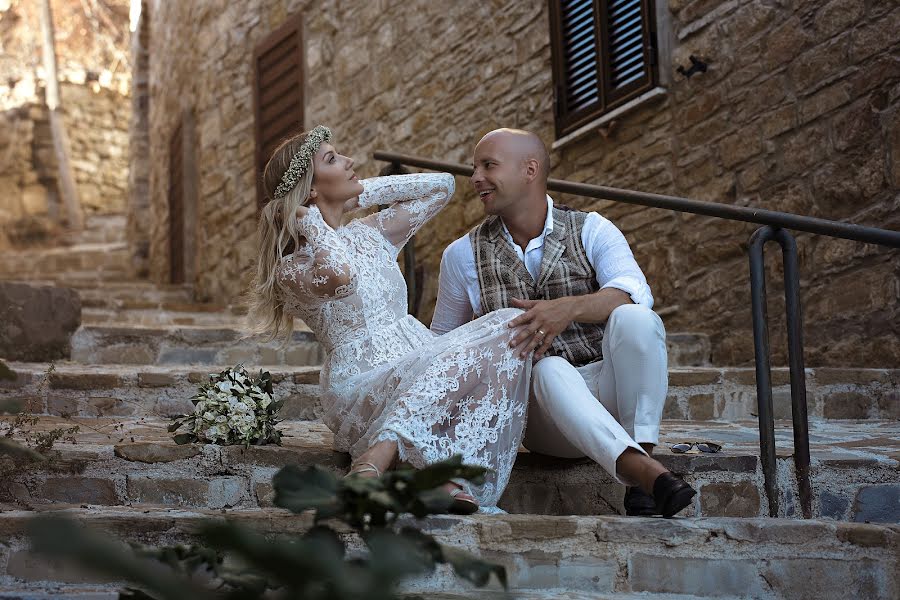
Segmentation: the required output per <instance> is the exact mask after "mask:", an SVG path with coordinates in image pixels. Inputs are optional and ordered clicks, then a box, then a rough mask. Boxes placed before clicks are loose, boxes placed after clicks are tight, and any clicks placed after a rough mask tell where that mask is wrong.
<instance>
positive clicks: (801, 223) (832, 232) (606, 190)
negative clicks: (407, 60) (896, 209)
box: [374, 151, 900, 248]
mask: <svg viewBox="0 0 900 600" xmlns="http://www.w3.org/2000/svg"><path fill="white" fill-rule="evenodd" d="M374 156H375V160H381V161H384V162H389V163H393V164H397V165H406V166H408V167H417V168H420V169H429V170H432V171H445V172H447V173H453V174H454V175H463V176H471V175H472V171H473V169H472V167H470V166H467V165H462V164H459V163H450V162H441V161H437V160H429V159H426V158H420V157H417V156H410V155H408V154H398V153H396V152H380V151H379V152H375V154H374ZM547 189H548V190H550V191H553V192H562V193H564V194H574V195H577V196H588V197H590V198H598V199H601V200H615V201H617V202H626V203H628V204H638V205H641V206H649V207H652V208H665V209H668V210H674V211H677V212H686V213H692V214H695V215H705V216H708V217H718V218H720V219H728V220H731V221H744V222H747V223H757V224H759V225H769V226H771V227H781V228H783V229H791V230H794V231H805V232H807V233H817V234H820V235H827V236H830V237H837V238H842V239H846V240H855V241H857V242H866V243H870V244H878V245H880V246H889V247H891V248H900V231H892V230H889V229H878V228H876V227H866V226H864V225H855V224H853V223H843V222H841V221H829V220H828V219H818V218H815V217H806V216H803V215H795V214H792V213H786V212H778V211H775V210H765V209H761V208H747V207H744V206H731V205H728V204H718V203H716V202H703V201H700V200H690V199H688V198H680V197H678V196H665V195H662V194H650V193H647V192H637V191H634V190H623V189H620V188H612V187H606V186H602V185H593V184H590V183H575V182H572V181H565V180H562V179H550V180H549V181H548V182H547Z"/></svg>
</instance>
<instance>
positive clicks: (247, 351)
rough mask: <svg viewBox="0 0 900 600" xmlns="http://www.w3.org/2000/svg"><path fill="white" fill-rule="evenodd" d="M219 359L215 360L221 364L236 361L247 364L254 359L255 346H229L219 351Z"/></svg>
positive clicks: (253, 361)
mask: <svg viewBox="0 0 900 600" xmlns="http://www.w3.org/2000/svg"><path fill="white" fill-rule="evenodd" d="M219 358H220V359H221V360H219V361H216V362H219V363H221V364H223V365H236V364H238V363H240V364H244V365H248V364H251V363H255V362H257V361H256V349H255V348H230V349H228V350H225V351H223V352H220V353H219Z"/></svg>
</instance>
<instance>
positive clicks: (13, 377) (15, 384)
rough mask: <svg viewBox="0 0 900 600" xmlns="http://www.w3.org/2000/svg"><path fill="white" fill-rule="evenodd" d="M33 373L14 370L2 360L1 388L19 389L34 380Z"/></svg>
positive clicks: (0, 372)
mask: <svg viewBox="0 0 900 600" xmlns="http://www.w3.org/2000/svg"><path fill="white" fill-rule="evenodd" d="M32 379H33V378H32V375H31V373H26V372H19V371H13V370H12V369H10V368H9V367H8V366H6V364H5V363H4V362H3V361H0V389H7V390H17V389H19V388H23V387H25V386H26V385H28V384H29V383H31V381H32Z"/></svg>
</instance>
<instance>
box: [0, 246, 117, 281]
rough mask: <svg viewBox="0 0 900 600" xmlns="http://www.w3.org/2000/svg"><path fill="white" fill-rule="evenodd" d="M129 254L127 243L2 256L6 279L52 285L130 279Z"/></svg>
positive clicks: (1, 273)
mask: <svg viewBox="0 0 900 600" xmlns="http://www.w3.org/2000/svg"><path fill="white" fill-rule="evenodd" d="M128 273H129V252H128V245H127V244H125V243H121V242H119V243H113V244H78V245H75V246H63V247H57V248H50V249H43V250H32V251H21V252H6V253H4V254H3V255H2V256H0V276H2V277H3V278H4V279H22V280H32V279H50V280H53V281H57V282H60V281H79V280H82V281H83V280H89V276H90V275H91V274H93V276H94V277H95V278H96V279H101V280H116V279H127V278H128Z"/></svg>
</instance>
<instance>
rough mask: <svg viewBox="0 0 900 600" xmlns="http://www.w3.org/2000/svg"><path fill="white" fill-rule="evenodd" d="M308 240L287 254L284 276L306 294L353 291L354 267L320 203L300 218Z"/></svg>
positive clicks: (320, 295)
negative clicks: (326, 219) (326, 218)
mask: <svg viewBox="0 0 900 600" xmlns="http://www.w3.org/2000/svg"><path fill="white" fill-rule="evenodd" d="M297 228H298V229H299V231H300V234H301V235H302V236H304V237H305V238H306V242H307V243H306V244H304V245H302V246H301V247H300V248H298V249H297V251H296V252H294V253H293V254H291V255H290V256H288V257H286V258H285V261H284V263H283V265H282V268H281V273H280V280H281V283H282V284H283V285H286V286H288V287H289V288H291V289H292V290H293V291H294V292H295V293H296V294H297V295H298V296H299V297H302V298H342V297H345V296H347V295H349V294H350V293H352V291H353V290H352V284H353V274H354V273H353V268H352V266H351V264H350V261H349V257H348V255H347V249H346V248H345V246H344V242H343V240H341V238H340V236H338V234H337V232H336V231H335V230H334V229H332V228H331V227H330V226H329V225H328V223H326V222H325V220H324V219H323V218H322V213H321V212H320V211H319V208H318V207H317V206H311V207H310V209H309V212H307V213H306V215H305V216H303V217H302V218H301V219H299V220H298V221H297Z"/></svg>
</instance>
